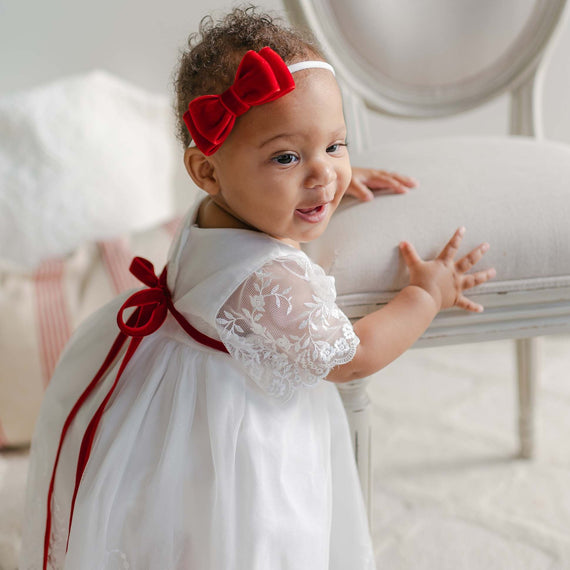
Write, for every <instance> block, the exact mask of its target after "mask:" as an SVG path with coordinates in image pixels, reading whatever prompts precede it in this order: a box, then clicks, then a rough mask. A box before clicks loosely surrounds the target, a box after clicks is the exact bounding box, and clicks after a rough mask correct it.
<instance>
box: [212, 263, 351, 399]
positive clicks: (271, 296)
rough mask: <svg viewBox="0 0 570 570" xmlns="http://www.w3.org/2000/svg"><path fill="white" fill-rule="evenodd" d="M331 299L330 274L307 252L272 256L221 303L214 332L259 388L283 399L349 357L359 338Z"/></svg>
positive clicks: (323, 375) (325, 375)
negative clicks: (316, 263) (296, 254)
mask: <svg viewBox="0 0 570 570" xmlns="http://www.w3.org/2000/svg"><path fill="white" fill-rule="evenodd" d="M335 299H336V292H335V288H334V280H333V278H332V277H327V276H326V275H325V273H324V271H323V270H322V269H321V268H320V267H319V266H317V265H314V264H312V263H311V262H310V261H309V259H308V258H306V257H304V256H302V255H299V256H295V257H284V258H279V259H273V260H271V261H270V262H268V263H266V264H265V265H264V266H263V267H262V268H261V269H260V270H258V271H256V272H254V273H253V274H252V275H250V276H249V277H248V278H247V279H246V280H245V281H244V282H243V283H242V284H241V285H240V286H239V287H238V288H237V290H236V291H235V292H234V293H233V294H232V295H231V297H230V298H229V299H228V300H227V301H226V303H225V304H224V305H223V306H222V307H221V309H220V311H219V312H218V316H217V319H216V326H217V329H218V334H219V336H220V338H221V340H222V342H223V343H224V344H225V345H226V347H227V349H228V351H229V352H230V354H231V355H232V356H233V357H234V358H236V359H238V360H239V361H240V362H241V363H242V364H243V365H244V366H245V367H246V370H247V372H248V373H249V375H250V376H251V377H252V378H253V380H255V382H256V383H257V384H258V385H259V386H260V387H261V388H262V389H263V390H265V391H266V392H267V393H269V394H270V395H272V396H274V397H277V398H280V399H288V398H289V397H290V396H291V395H292V393H293V392H294V390H295V389H296V388H298V387H299V386H301V385H312V384H315V383H316V382H317V381H318V380H319V379H322V378H326V377H327V375H328V374H329V372H330V370H331V368H333V367H334V366H337V365H339V364H344V363H346V362H349V361H350V360H351V359H352V358H353V357H354V354H355V352H356V347H357V346H358V343H359V339H358V337H357V336H356V335H355V334H354V331H353V329H352V325H351V324H350V322H349V320H348V318H347V317H346V315H345V314H344V313H343V312H342V311H341V310H340V309H339V308H338V307H337V305H336V303H335Z"/></svg>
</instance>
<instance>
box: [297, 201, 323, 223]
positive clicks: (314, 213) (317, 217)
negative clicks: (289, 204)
mask: <svg viewBox="0 0 570 570" xmlns="http://www.w3.org/2000/svg"><path fill="white" fill-rule="evenodd" d="M295 213H296V214H297V215H298V216H299V217H300V218H301V219H303V220H305V221H306V222H311V223H316V222H321V221H322V220H324V218H325V216H326V213H327V204H319V205H318V206H313V207H312V208H297V209H296V210H295Z"/></svg>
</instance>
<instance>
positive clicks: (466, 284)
mask: <svg viewBox="0 0 570 570" xmlns="http://www.w3.org/2000/svg"><path fill="white" fill-rule="evenodd" d="M496 274H497V272H496V271H495V269H494V268H491V269H485V270H483V271H477V273H469V274H467V275H464V276H463V280H462V283H461V286H462V289H463V290H465V289H471V287H475V286H476V285H481V283H485V282H486V281H489V279H493V277H495V275H496Z"/></svg>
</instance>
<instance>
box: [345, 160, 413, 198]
mask: <svg viewBox="0 0 570 570" xmlns="http://www.w3.org/2000/svg"><path fill="white" fill-rule="evenodd" d="M416 186H418V183H417V181H416V180H414V179H413V178H410V177H409V176H404V175H403V174H398V173H397V172H387V171H386V170H377V169H375V168H358V167H356V166H355V167H353V168H352V179H351V180H350V184H349V186H348V188H347V190H346V194H347V195H348V196H353V197H354V198H358V199H359V200H361V201H362V202H369V201H370V200H372V199H373V198H374V194H373V193H372V190H390V191H391V192H393V193H394V194H405V193H406V192H407V191H408V190H409V189H410V188H415V187H416Z"/></svg>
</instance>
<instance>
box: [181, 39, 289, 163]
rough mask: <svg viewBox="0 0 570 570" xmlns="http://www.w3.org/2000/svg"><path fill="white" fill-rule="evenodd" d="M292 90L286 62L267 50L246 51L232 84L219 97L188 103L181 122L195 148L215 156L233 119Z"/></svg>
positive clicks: (207, 96) (198, 98)
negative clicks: (188, 132) (184, 124)
mask: <svg viewBox="0 0 570 570" xmlns="http://www.w3.org/2000/svg"><path fill="white" fill-rule="evenodd" d="M293 89H295V81H294V80H293V76H292V75H291V72H290V71H289V69H288V68H287V65H286V63H285V62H284V61H283V60H282V59H281V57H280V56H279V55H278V54H277V53H276V52H274V51H273V50H272V49H271V48H270V47H264V48H262V49H261V50H259V52H255V51H248V52H247V53H246V54H245V55H244V56H243V58H242V60H241V62H240V64H239V67H238V70H237V73H236V77H235V80H234V83H233V85H232V86H231V87H230V88H229V89H226V91H224V92H223V93H222V94H221V95H202V96H201V97H197V98H196V99H193V100H192V101H190V104H189V105H188V111H186V113H184V116H183V119H184V122H185V123H186V126H187V127H188V130H189V131H190V134H191V135H192V140H193V141H194V142H195V143H196V146H197V147H198V148H199V149H200V150H201V151H202V152H203V153H204V154H205V155H206V156H210V155H211V154H214V153H215V152H216V151H217V150H218V149H219V148H220V145H221V144H222V143H223V142H224V141H225V140H226V138H227V137H228V135H229V134H230V132H231V130H232V129H233V126H234V124H235V121H236V118H237V117H239V116H240V115H243V114H244V113H245V112H246V111H248V110H249V109H250V108H251V107H253V106H254V105H262V104H263V103H269V102H270V101H274V100H275V99H278V98H279V97H283V95H286V94H287V93H289V92H290V91H292V90H293Z"/></svg>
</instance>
